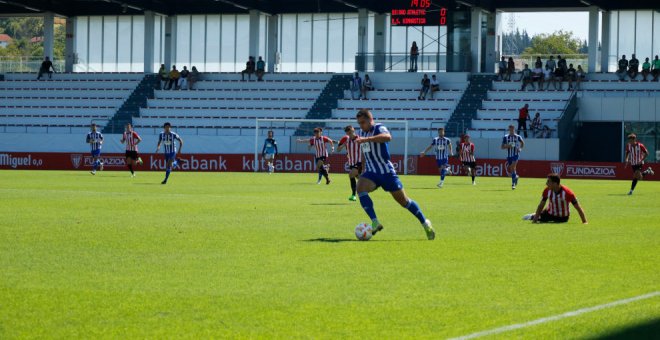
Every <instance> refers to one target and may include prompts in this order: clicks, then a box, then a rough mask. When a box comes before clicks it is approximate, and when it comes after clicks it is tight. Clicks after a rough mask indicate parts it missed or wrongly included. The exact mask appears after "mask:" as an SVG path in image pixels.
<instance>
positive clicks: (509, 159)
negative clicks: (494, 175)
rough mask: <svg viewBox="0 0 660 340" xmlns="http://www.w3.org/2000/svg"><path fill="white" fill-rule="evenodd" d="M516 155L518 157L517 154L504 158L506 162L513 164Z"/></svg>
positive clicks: (516, 158)
mask: <svg viewBox="0 0 660 340" xmlns="http://www.w3.org/2000/svg"><path fill="white" fill-rule="evenodd" d="M518 157H519V156H518V155H515V156H511V157H507V158H506V164H513V162H517V161H518Z"/></svg>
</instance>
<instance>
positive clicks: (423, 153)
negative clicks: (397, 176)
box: [419, 144, 433, 157]
mask: <svg viewBox="0 0 660 340" xmlns="http://www.w3.org/2000/svg"><path fill="white" fill-rule="evenodd" d="M432 147H433V144H431V145H429V146H427V147H426V149H424V151H422V152H420V153H419V155H420V156H421V157H424V155H425V154H426V153H427V152H429V150H431V148H432Z"/></svg>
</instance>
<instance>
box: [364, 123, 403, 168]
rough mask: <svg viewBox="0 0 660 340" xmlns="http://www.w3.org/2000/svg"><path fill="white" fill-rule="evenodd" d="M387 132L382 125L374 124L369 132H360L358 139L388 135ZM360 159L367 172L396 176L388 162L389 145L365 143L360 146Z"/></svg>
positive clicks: (392, 166)
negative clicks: (362, 160)
mask: <svg viewBox="0 0 660 340" xmlns="http://www.w3.org/2000/svg"><path fill="white" fill-rule="evenodd" d="M389 133H390V132H389V130H387V128H386V127H385V126H384V125H382V124H374V125H373V126H372V127H371V129H369V131H363V130H360V133H359V136H360V138H366V137H373V136H378V135H382V134H389ZM360 148H361V149H362V158H363V159H364V165H365V168H366V171H367V172H373V173H376V174H382V175H384V174H388V173H391V174H396V171H395V170H394V165H393V164H392V162H391V161H390V150H389V143H387V142H386V143H374V142H367V143H362V144H360Z"/></svg>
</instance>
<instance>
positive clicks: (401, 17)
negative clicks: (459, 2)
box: [390, 0, 447, 26]
mask: <svg viewBox="0 0 660 340" xmlns="http://www.w3.org/2000/svg"><path fill="white" fill-rule="evenodd" d="M393 3H394V7H393V8H392V10H391V11H390V15H391V19H392V26H446V25H447V7H444V6H441V5H439V4H438V3H437V2H436V1H433V0H405V1H393Z"/></svg>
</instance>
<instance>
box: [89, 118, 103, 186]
mask: <svg viewBox="0 0 660 340" xmlns="http://www.w3.org/2000/svg"><path fill="white" fill-rule="evenodd" d="M90 129H91V131H90V132H89V133H88V134H87V139H86V141H87V144H89V146H90V147H91V148H92V160H93V161H94V163H92V171H90V173H91V174H92V175H96V169H99V170H101V171H103V160H102V159H101V146H103V134H102V133H100V132H98V131H96V124H94V123H92V125H91V126H90Z"/></svg>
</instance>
